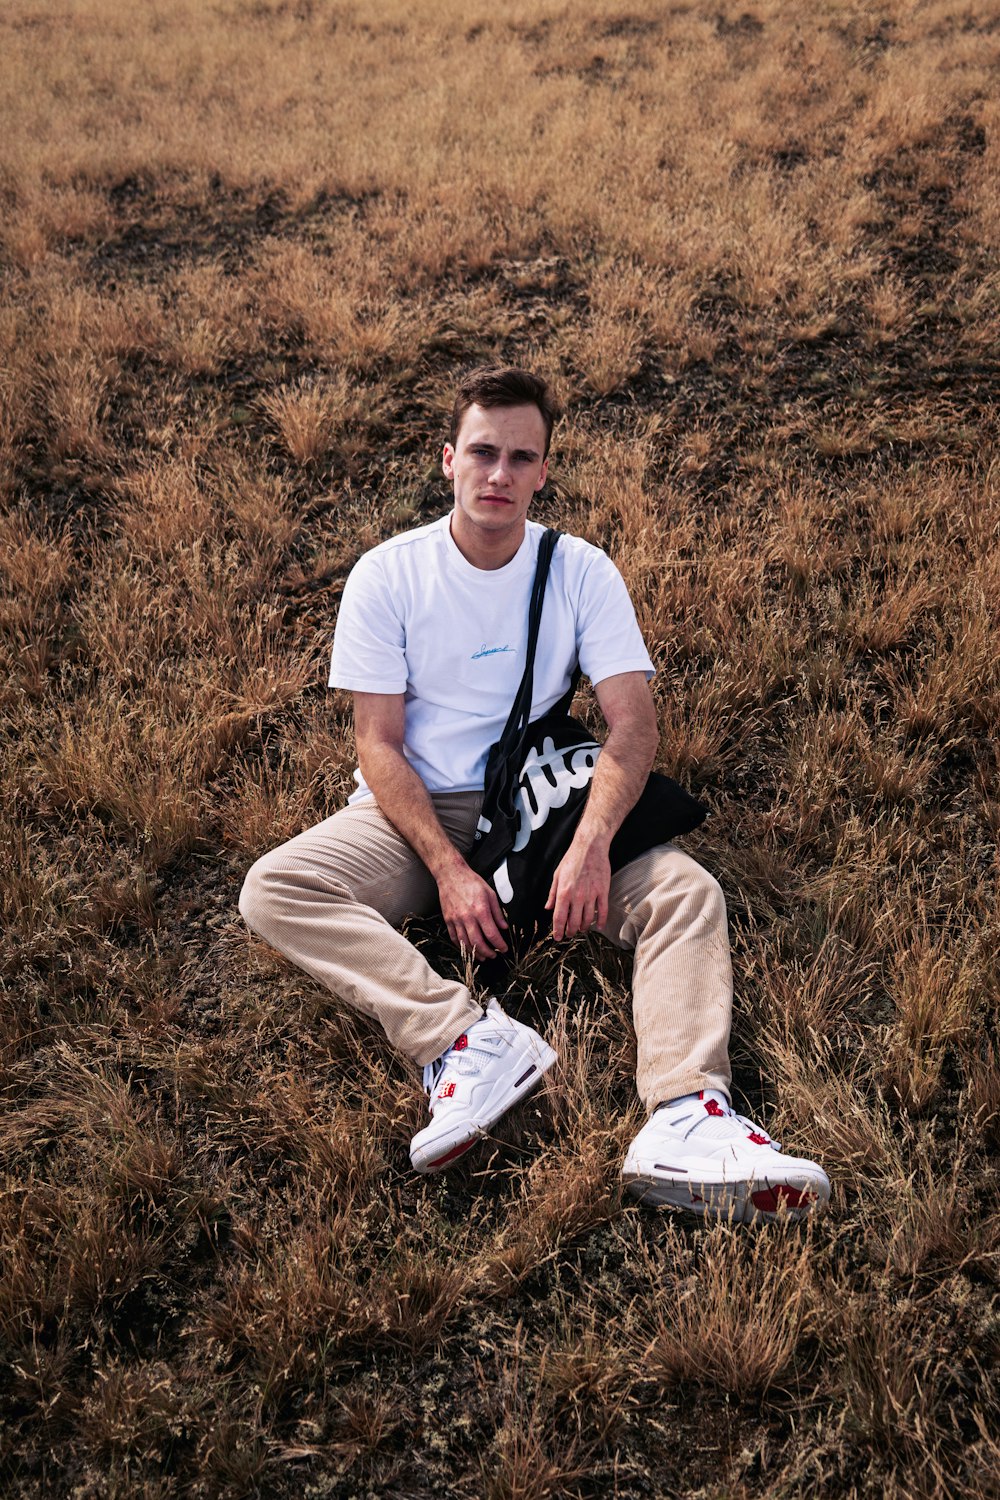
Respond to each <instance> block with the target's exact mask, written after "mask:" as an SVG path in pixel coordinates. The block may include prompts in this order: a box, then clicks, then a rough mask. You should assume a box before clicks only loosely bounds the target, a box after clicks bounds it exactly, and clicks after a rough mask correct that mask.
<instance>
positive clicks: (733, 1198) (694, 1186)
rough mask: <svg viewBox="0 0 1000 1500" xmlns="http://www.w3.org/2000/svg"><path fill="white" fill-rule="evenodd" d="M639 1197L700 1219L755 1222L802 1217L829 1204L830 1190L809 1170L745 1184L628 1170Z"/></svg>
mask: <svg viewBox="0 0 1000 1500" xmlns="http://www.w3.org/2000/svg"><path fill="white" fill-rule="evenodd" d="M622 1177H623V1179H624V1182H625V1186H626V1188H627V1190H628V1191H629V1193H631V1195H632V1197H633V1198H637V1199H638V1200H639V1202H640V1203H645V1204H648V1205H650V1206H652V1207H655V1208H679V1209H684V1210H686V1211H687V1212H688V1213H692V1214H697V1215H698V1217H699V1218H710V1219H731V1220H732V1222H733V1223H734V1224H753V1223H758V1222H762V1221H768V1220H772V1219H777V1218H779V1217H781V1218H787V1219H791V1220H793V1221H794V1220H799V1219H804V1218H806V1217H807V1216H808V1215H809V1214H811V1213H817V1212H819V1211H820V1210H821V1209H823V1208H825V1207H826V1205H827V1203H828V1202H829V1199H830V1194H829V1189H828V1188H824V1187H822V1186H821V1185H820V1184H817V1182H816V1180H815V1178H811V1177H809V1176H808V1175H807V1174H805V1173H796V1172H787V1173H783V1174H781V1175H778V1176H775V1177H754V1178H750V1179H748V1180H745V1181H741V1182H702V1183H695V1182H688V1181H678V1180H670V1179H665V1178H661V1177H653V1176H651V1175H650V1174H649V1173H641V1172H635V1173H630V1172H627V1171H626V1172H623V1173H622Z"/></svg>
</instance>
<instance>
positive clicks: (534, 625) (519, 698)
mask: <svg viewBox="0 0 1000 1500" xmlns="http://www.w3.org/2000/svg"><path fill="white" fill-rule="evenodd" d="M561 535H562V532H561V531H556V530H555V528H554V527H552V526H549V527H548V528H547V530H546V531H545V534H544V535H543V537H542V540H541V541H540V542H539V544H538V562H537V563H536V565H535V581H534V584H533V585H532V589H531V603H530V604H529V605H528V646H527V650H526V651H525V660H524V674H523V676H522V678H521V685H520V687H519V688H518V690H517V693H516V694H515V696H514V706H513V707H512V709H511V711H510V715H509V717H508V719H507V723H506V724H505V725H504V730H503V734H502V735H501V736H500V739H499V742H498V743H499V748H500V753H501V754H502V756H503V758H504V759H505V760H506V759H507V758H508V757H509V756H511V755H513V754H514V752H515V751H516V750H517V749H518V747H519V745H520V742H521V740H522V739H523V737H524V735H525V733H526V731H527V728H528V724H529V722H530V720H531V695H532V691H533V689H534V685H535V650H536V647H537V646H538V628H539V626H540V625H541V622H542V604H543V603H544V601H545V584H546V582H547V580H548V576H549V565H550V563H551V562H552V554H553V552H554V551H555V550H556V543H557V542H558V540H559V538H560V536H561Z"/></svg>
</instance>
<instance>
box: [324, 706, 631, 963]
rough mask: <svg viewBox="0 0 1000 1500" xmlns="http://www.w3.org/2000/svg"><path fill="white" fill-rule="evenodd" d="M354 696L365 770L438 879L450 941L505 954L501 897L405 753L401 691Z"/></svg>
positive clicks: (486, 953) (482, 952) (478, 951)
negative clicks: (453, 833)
mask: <svg viewBox="0 0 1000 1500" xmlns="http://www.w3.org/2000/svg"><path fill="white" fill-rule="evenodd" d="M353 696H354V737H355V740H356V742H357V749H358V765H359V766H360V767H361V774H362V776H363V777H364V778H365V781H366V782H367V783H368V785H369V787H370V788H371V790H372V792H373V794H374V796H375V800H376V802H377V803H378V805H379V807H380V808H381V810H382V812H383V813H384V814H385V816H386V817H387V818H388V819H389V822H390V823H391V824H392V825H393V827H394V828H397V829H398V830H399V832H400V833H401V834H402V835H403V837H404V839H405V840H406V842H407V843H408V844H409V845H410V847H411V848H412V849H413V850H414V851H415V853H416V854H418V855H419V856H420V858H421V859H422V860H423V862H424V864H425V865H426V866H427V868H428V870H430V872H431V874H432V875H433V877H434V879H435V881H436V882H437V888H438V894H439V896H440V898H441V912H442V915H443V916H444V920H445V925H446V926H447V928H448V933H449V936H450V937H451V940H452V942H453V943H455V944H456V946H458V947H461V948H467V949H468V950H469V951H470V952H471V953H474V954H475V955H476V957H477V958H493V957H494V956H495V955H496V954H497V953H506V951H507V944H506V943H505V942H504V939H503V929H505V928H506V926H507V922H506V919H505V917H504V914H503V907H502V906H501V905H500V898H499V896H498V895H497V893H496V891H495V890H494V889H493V887H492V886H491V885H489V884H487V882H486V881H485V880H483V879H481V878H480V876H478V875H477V874H476V873H475V871H474V870H471V869H470V868H469V866H468V865H467V864H466V862H465V860H464V859H463V858H462V856H461V855H460V854H459V852H458V850H457V849H456V848H455V845H454V844H453V843H452V842H451V839H450V838H449V837H448V835H447V834H446V833H445V831H444V829H443V828H442V827H441V823H440V821H439V819H438V816H437V813H436V812H435V811H434V804H433V802H432V801H431V799H430V794H429V792H428V791H427V788H426V787H425V786H424V784H423V782H422V781H421V779H420V777H419V776H418V775H417V773H416V771H414V769H413V767H412V766H411V765H410V763H409V761H408V760H407V759H406V756H405V755H404V754H403V730H404V723H405V720H404V713H403V695H402V693H355V694H354V695H353ZM623 816H624V814H623Z"/></svg>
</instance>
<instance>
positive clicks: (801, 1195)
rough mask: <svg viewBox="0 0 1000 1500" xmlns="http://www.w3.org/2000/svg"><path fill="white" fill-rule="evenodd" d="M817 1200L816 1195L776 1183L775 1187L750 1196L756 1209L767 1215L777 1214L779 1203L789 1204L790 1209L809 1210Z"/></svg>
mask: <svg viewBox="0 0 1000 1500" xmlns="http://www.w3.org/2000/svg"><path fill="white" fill-rule="evenodd" d="M815 1199H816V1194H815V1193H808V1192H805V1191H803V1190H802V1189H801V1188H793V1187H789V1185H788V1183H787V1182H779V1183H776V1184H775V1186H774V1187H769V1188H758V1189H757V1191H756V1192H755V1193H751V1194H750V1202H751V1203H752V1204H753V1206H754V1208H759V1209H760V1210H761V1212H762V1213H766V1214H773V1213H776V1212H777V1209H778V1204H779V1203H787V1204H788V1207H789V1208H808V1207H809V1204H810V1203H813V1202H815Z"/></svg>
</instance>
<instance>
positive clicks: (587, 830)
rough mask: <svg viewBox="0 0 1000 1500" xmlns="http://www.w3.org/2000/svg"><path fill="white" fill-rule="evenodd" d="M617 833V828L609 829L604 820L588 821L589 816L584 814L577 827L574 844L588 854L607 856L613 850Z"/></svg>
mask: <svg viewBox="0 0 1000 1500" xmlns="http://www.w3.org/2000/svg"><path fill="white" fill-rule="evenodd" d="M617 831H618V830H617V829H616V828H609V827H608V826H607V824H606V823H605V822H604V821H603V820H602V821H598V820H597V819H594V820H592V821H590V820H588V818H587V814H586V813H584V815H583V817H582V818H581V819H580V822H579V824H578V826H577V830H576V835H575V837H574V839H573V842H574V844H576V846H577V848H579V849H586V850H587V852H588V854H589V853H593V854H605V855H606V854H607V853H608V852H609V851H610V849H611V840H612V839H613V838H614V836H615V834H616V833H617Z"/></svg>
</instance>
